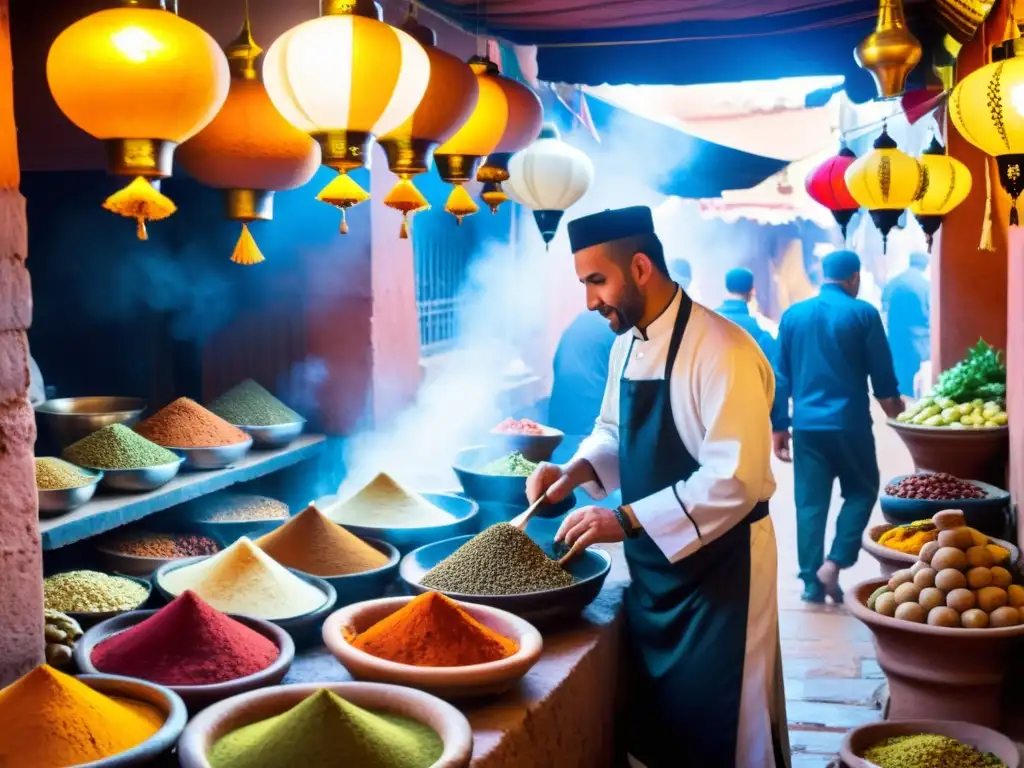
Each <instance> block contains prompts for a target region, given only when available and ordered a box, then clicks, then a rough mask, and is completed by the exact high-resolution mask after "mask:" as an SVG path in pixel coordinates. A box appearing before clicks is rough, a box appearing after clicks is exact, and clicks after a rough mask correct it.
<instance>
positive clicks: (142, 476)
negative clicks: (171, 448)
mask: <svg viewBox="0 0 1024 768" xmlns="http://www.w3.org/2000/svg"><path fill="white" fill-rule="evenodd" d="M184 461H185V460H184V459H178V460H177V461H172V462H170V463H168V464H158V465H157V466H155V467H141V468H140V469H103V470H101V469H98V468H97V467H84V469H89V470H92V471H93V472H102V473H103V480H102V481H101V482H102V483H103V487H104V488H112V489H114V490H115V491H130V492H133V493H145V492H146V491H154V490H156V489H157V488H159V487H160V486H161V485H166V484H167V483H169V482H170V481H171V480H173V479H174V476H175V475H177V474H178V470H179V469H181V465H182V462H184Z"/></svg>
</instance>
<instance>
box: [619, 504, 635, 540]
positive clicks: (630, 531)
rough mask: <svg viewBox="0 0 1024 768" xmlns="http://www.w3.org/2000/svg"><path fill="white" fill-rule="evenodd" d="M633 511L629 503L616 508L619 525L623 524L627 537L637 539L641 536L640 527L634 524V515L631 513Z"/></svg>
mask: <svg viewBox="0 0 1024 768" xmlns="http://www.w3.org/2000/svg"><path fill="white" fill-rule="evenodd" d="M627 510H628V512H627ZM632 511H633V510H632V508H631V507H630V506H629V505H628V504H623V505H622V506H621V507H616V508H615V519H616V520H618V521H619V525H621V526H622V530H623V531H624V532H625V534H626V538H627V539H636V538H638V537H639V536H640V529H639V528H636V527H634V526H633V520H632V515H631V514H629V513H631V512H632Z"/></svg>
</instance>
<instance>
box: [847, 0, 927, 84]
mask: <svg viewBox="0 0 1024 768" xmlns="http://www.w3.org/2000/svg"><path fill="white" fill-rule="evenodd" d="M853 58H854V59H855V60H856V61H857V66H858V67H860V68H861V69H866V70H867V71H868V72H870V73H871V77H872V78H873V79H874V81H875V88H877V89H878V97H879V98H881V99H891V98H894V97H896V96H899V95H901V94H902V93H903V91H904V90H906V87H907V78H908V77H909V76H910V73H911V72H912V71H913V70H914V67H916V66H917V63H918V62H919V61H920V60H921V43H920V42H918V40H917V38H916V37H914V35H913V34H912V33H911V32H910V28H909V27H908V26H907V17H906V14H904V13H903V0H878V20H877V21H876V22H875V31H874V32H872V33H871V34H870V35H868V36H867V37H865V38H864V39H863V40H861V42H860V44H859V45H858V46H857V47H856V48H855V49H854V51H853Z"/></svg>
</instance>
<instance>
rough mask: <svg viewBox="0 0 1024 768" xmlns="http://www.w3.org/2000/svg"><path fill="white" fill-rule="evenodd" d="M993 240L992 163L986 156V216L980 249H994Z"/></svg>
mask: <svg viewBox="0 0 1024 768" xmlns="http://www.w3.org/2000/svg"><path fill="white" fill-rule="evenodd" d="M995 249H996V246H995V244H994V243H993V242H992V163H991V161H990V160H989V159H988V158H987V157H986V158H985V217H984V218H983V219H982V220H981V242H980V243H978V250H979V251H994V250H995Z"/></svg>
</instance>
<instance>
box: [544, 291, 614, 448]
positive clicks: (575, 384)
mask: <svg viewBox="0 0 1024 768" xmlns="http://www.w3.org/2000/svg"><path fill="white" fill-rule="evenodd" d="M614 342H615V334H614V333H613V332H612V330H611V329H610V328H609V327H608V323H607V322H606V321H605V319H604V318H603V317H601V315H599V314H598V313H597V312H589V311H584V312H581V313H580V314H579V315H577V316H576V319H574V320H573V321H572V322H571V323H570V324H569V327H568V328H566V329H565V331H564V332H563V333H562V338H561V339H559V341H558V348H557V349H556V350H555V359H554V363H553V366H552V367H553V372H554V379H553V381H552V385H551V401H550V404H549V405H548V424H549V425H550V426H552V427H554V428H555V429H560V430H562V431H563V432H564V433H565V434H566V438H567V439H568V440H570V441H572V440H573V438H575V443H576V444H577V445H578V444H579V442H580V440H582V439H583V437H584V436H586V435H589V434H590V433H591V431H592V430H593V429H594V422H595V421H597V416H598V414H599V413H600V412H601V401H602V400H603V399H604V390H605V382H606V381H607V380H608V356H609V355H610V354H611V351H612V344H613V343H614Z"/></svg>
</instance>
